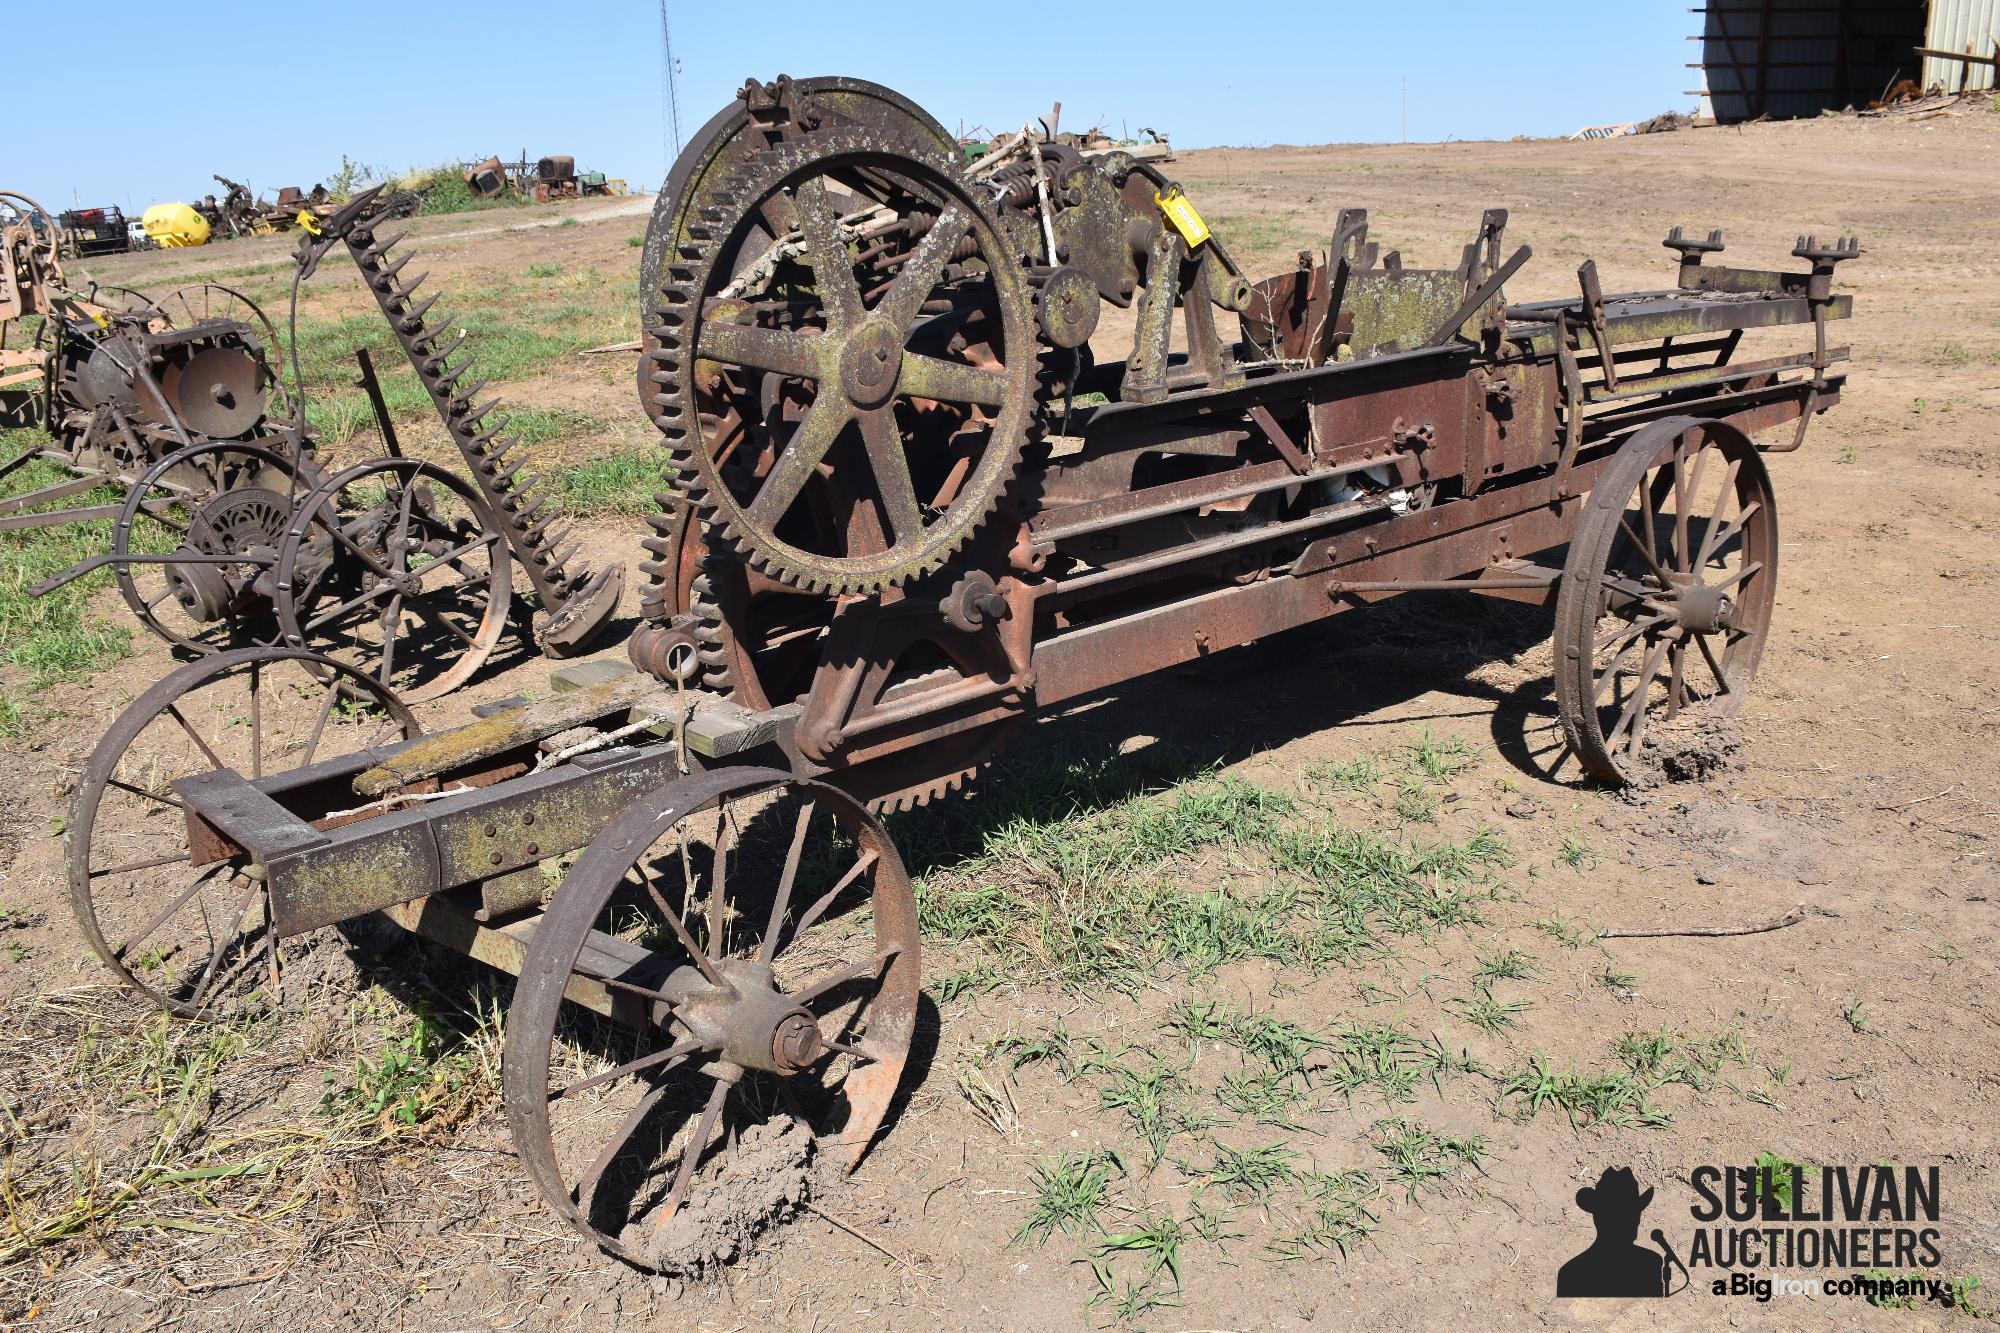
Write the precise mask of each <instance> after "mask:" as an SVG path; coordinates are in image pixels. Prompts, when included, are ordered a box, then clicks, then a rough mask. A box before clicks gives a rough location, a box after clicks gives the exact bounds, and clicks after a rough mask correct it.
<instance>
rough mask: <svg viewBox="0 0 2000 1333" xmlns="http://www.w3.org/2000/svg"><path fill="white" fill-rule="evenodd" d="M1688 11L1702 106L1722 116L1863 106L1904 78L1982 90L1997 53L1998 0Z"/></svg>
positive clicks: (1712, 3) (1737, 2) (1813, 0)
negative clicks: (1697, 21)
mask: <svg viewBox="0 0 2000 1333" xmlns="http://www.w3.org/2000/svg"><path fill="white" fill-rule="evenodd" d="M1694 12H1695V13H1697V14H1700V15H1701V16H1702V30H1701V33H1700V34H1699V35H1698V36H1697V37H1695V38H1693V39H1692V40H1696V41H1699V42H1700V43H1701V60H1700V62H1699V63H1697V64H1693V65H1691V66H1690V68H1693V69H1697V70H1700V71H1701V73H1702V78H1703V86H1702V87H1701V88H1700V89H1698V90H1696V91H1698V92H1699V94H1700V96H1701V99H1702V108H1701V109H1702V113H1703V114H1704V115H1710V116H1713V117H1715V119H1717V120H1719V121H1724V122H1728V121H1737V120H1755V119H1757V118H1758V117H1759V116H1770V117H1773V118H1777V119H1783V118H1788V117H1793V116H1816V115H1818V114H1819V113H1820V112H1822V111H1827V110H1836V111H1837V110H1840V109H1842V108H1845V107H1850V106H1853V107H1864V106H1867V105H1868V104H1869V103H1870V102H1872V101H1875V100H1876V99H1878V98H1880V97H1882V96H1883V94H1884V93H1886V92H1888V91H1889V89H1890V88H1891V87H1893V86H1894V85H1895V84H1896V83H1898V82H1900V81H1901V80H1904V79H1910V80H1913V81H1915V82H1916V83H1918V84H1919V85H1920V86H1921V87H1923V88H1925V89H1931V88H1941V89H1944V90H1946V91H1949V92H1956V91H1960V90H1961V89H1973V88H1990V87H1993V86H1994V74H1995V69H1996V63H1995V62H1996V60H2000V0H1928V3H1926V0H1706V3H1705V4H1703V5H1702V6H1701V7H1700V8H1698V9H1696V10H1695V11H1694ZM1953 55H1960V56H1970V57H1971V59H1969V60H1955V59H1952V58H1951V57H1952V56H1953Z"/></svg>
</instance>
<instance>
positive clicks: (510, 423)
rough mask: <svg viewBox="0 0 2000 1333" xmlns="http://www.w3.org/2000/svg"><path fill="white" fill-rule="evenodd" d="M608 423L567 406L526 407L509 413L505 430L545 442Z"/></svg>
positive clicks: (598, 428)
mask: <svg viewBox="0 0 2000 1333" xmlns="http://www.w3.org/2000/svg"><path fill="white" fill-rule="evenodd" d="M605 425H606V423H605V421H604V419H603V418H601V417H594V416H591V415H589V414H588V413H585V412H572V411H570V410H569V409H568V408H566V407H524V408H521V409H520V410H519V411H514V412H509V413H508V414H507V427H506V431H507V435H508V437H509V438H511V439H513V440H516V441H518V442H520V443H521V444H525V445H530V446H532V445H538V444H546V443H548V442H549V441H550V440H562V439H568V438H569V437H571V436H574V435H592V434H595V433H597V432H598V431H601V430H603V429H604V428H605ZM589 461H590V462H597V461H599V460H596V459H592V460H589ZM579 466H587V464H582V465H579ZM570 470H571V469H570V468H569V467H565V468H564V469H563V471H564V472H565V473H567V472H569V471H570ZM653 475H654V476H655V477H658V475H659V468H658V467H655V468H654V469H653Z"/></svg>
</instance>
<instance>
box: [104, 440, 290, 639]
mask: <svg viewBox="0 0 2000 1333" xmlns="http://www.w3.org/2000/svg"><path fill="white" fill-rule="evenodd" d="M298 488H299V480H298V477H297V473H296V471H295V469H294V468H293V465H292V464H291V463H290V462H289V461H288V460H287V459H286V458H285V457H284V456H282V455H281V454H279V453H277V452H276V451H274V450H271V449H266V448H264V447H263V446H261V445H254V444H229V443H206V444H197V445H195V446H193V447H192V448H188V449H181V450H178V451H176V452H174V453H171V454H169V455H167V456H166V457H165V458H162V459H161V460H160V461H159V462H157V463H155V464H153V466H151V467H150V468H148V469H146V471H145V473H144V474H143V475H142V476H140V478H139V480H138V481H137V482H136V483H134V484H133V487H132V489H131V491H130V492H129V493H127V495H126V497H125V507H124V508H123V509H122V510H121V511H120V512H119V515H118V521H117V523H116V525H115V526H114V527H113V529H112V534H111V552H112V554H113V555H114V556H115V557H117V560H116V561H115V562H114V564H113V568H114V570H115V571H116V573H117V579H118V591H119V593H120V594H121V595H123V597H124V598H125V604H126V605H127V606H129V607H131V608H132V614H133V615H135V616H137V617H138V619H139V623H140V624H142V625H144V626H145V627H146V628H147V629H149V630H151V631H152V632H153V633H155V634H157V635H159V636H160V637H161V638H162V639H165V640H166V641H167V642H168V643H170V644H173V645H175V646H176V647H179V648H184V649H187V650H188V651H190V652H197V653H216V652H223V651H225V650H227V649H231V648H245V647H253V646H261V645H270V644H275V643H277V642H278V638H279V631H278V624H277V621H276V620H275V619H274V617H273V616H272V611H271V588H272V579H271V575H272V571H273V570H274V569H275V567H276V565H277V563H278V560H277V557H278V544H279V542H280V541H281V540H282V538H283V537H284V532H285V524H286V522H287V520H288V519H289V518H290V517H291V512H292V495H293V492H294V491H295V490H296V489H298ZM169 553H171V554H173V555H184V556H186V557H188V558H187V559H186V560H183V561H168V562H166V563H159V562H156V561H148V560H134V559H130V557H133V556H145V555H165V554H169ZM224 556H237V557H241V559H235V560H220V559H217V558H218V557H224Z"/></svg>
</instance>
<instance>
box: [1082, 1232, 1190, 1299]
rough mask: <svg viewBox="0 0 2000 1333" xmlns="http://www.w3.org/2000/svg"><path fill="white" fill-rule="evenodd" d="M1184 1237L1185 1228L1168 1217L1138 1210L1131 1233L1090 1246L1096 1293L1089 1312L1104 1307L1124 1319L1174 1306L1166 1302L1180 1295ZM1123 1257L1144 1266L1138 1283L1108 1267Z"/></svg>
mask: <svg viewBox="0 0 2000 1333" xmlns="http://www.w3.org/2000/svg"><path fill="white" fill-rule="evenodd" d="M1187 1235H1188V1231H1187V1226H1186V1224H1185V1223H1183V1222H1182V1221H1181V1220H1180V1219H1179V1218H1177V1217H1175V1216H1174V1215H1173V1214H1172V1213H1170V1212H1165V1211H1162V1212H1158V1213H1153V1212H1144V1211H1142V1212H1140V1213H1139V1214H1138V1216H1137V1218H1136V1221H1135V1224H1134V1225H1133V1226H1132V1227H1131V1228H1130V1229H1128V1230H1125V1231H1121V1232H1118V1233H1117V1234H1116V1235H1108V1236H1106V1237H1104V1239H1103V1240H1101V1241H1099V1242H1097V1244H1095V1245H1093V1246H1092V1247H1091V1249H1090V1269H1091V1273H1092V1274H1093V1275H1094V1276H1095V1277H1096V1278H1097V1293H1096V1294H1095V1295H1093V1296H1092V1297H1091V1298H1090V1301H1089V1305H1090V1306H1091V1308H1093V1309H1095V1308H1096V1307H1097V1306H1098V1305H1100V1304H1104V1303H1109V1305H1110V1307H1111V1313H1112V1316H1113V1317H1114V1318H1116V1319H1118V1320H1121V1321H1129V1320H1132V1319H1136V1318H1138V1317H1139V1316H1140V1315H1142V1314H1145V1313H1146V1312H1147V1311H1149V1310H1157V1309H1161V1308H1163V1307H1165V1306H1168V1305H1172V1304H1176V1303H1177V1302H1174V1301H1173V1300H1171V1299H1170V1298H1171V1297H1173V1296H1175V1295H1178V1294H1179V1293H1180V1289H1181V1245H1182V1244H1183V1243H1184V1242H1185V1241H1186V1240H1187ZM1128 1257H1136V1258H1138V1259H1139V1260H1140V1262H1141V1263H1142V1264H1143V1266H1144V1269H1145V1271H1144V1273H1143V1274H1142V1275H1141V1276H1140V1277H1139V1278H1137V1279H1132V1278H1128V1277H1122V1276H1121V1275H1120V1274H1119V1273H1117V1272H1116V1271H1115V1269H1114V1267H1113V1263H1114V1261H1115V1260H1118V1259H1121V1258H1128ZM1168 1282H1171V1283H1172V1285H1171V1286H1168V1285H1166V1284H1167V1283H1168Z"/></svg>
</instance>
